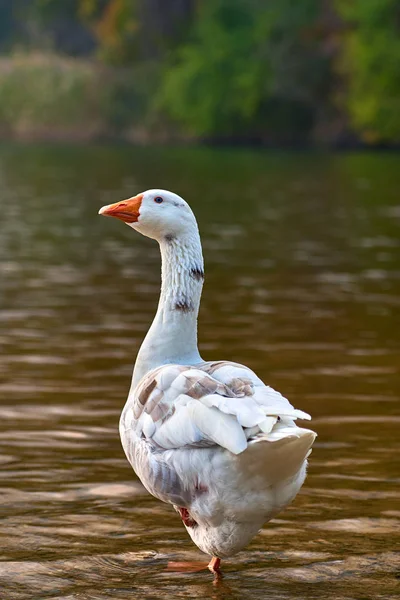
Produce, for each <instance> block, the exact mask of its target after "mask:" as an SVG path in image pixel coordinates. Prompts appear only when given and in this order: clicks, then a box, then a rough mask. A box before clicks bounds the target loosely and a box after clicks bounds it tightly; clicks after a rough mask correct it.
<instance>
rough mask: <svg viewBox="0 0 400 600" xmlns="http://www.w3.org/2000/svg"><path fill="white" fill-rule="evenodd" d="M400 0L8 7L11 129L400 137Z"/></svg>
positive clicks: (140, 1) (5, 49) (143, 136)
mask: <svg viewBox="0 0 400 600" xmlns="http://www.w3.org/2000/svg"><path fill="white" fill-rule="evenodd" d="M399 32H400V12H399V4H398V2H397V1H396V0H367V1H365V0H350V1H348V0H301V1H298V2H296V1H294V0H280V1H279V2H273V1H269V0H264V1H262V0H201V1H200V0H168V1H165V0H1V2H0V52H1V59H0V133H1V134H2V135H3V136H10V135H11V136H17V137H24V138H27V137H35V138H41V137H43V138H53V139H54V138H55V139H59V138H69V139H76V140H78V139H79V140H82V139H83V140H88V139H99V138H104V137H105V138H119V139H124V140H130V141H141V142H143V141H149V140H157V141H160V140H164V141H165V140H171V139H180V140H182V139H184V140H198V139H206V140H210V141H211V140H212V141H217V142H230V143H232V142H247V143H264V144H272V145H301V146H304V145H307V144H320V145H328V146H332V145H333V146H346V145H353V146H354V145H356V144H375V145H376V144H380V145H391V144H396V143H399V141H400V111H399V110H398V108H399V95H400V36H399Z"/></svg>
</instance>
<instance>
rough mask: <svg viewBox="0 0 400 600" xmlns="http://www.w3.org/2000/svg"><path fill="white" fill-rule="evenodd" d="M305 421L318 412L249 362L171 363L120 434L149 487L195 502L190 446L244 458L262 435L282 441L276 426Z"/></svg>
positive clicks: (126, 414)
mask: <svg viewBox="0 0 400 600" xmlns="http://www.w3.org/2000/svg"><path fill="white" fill-rule="evenodd" d="M297 418H304V419H309V418H310V417H309V415H307V414H306V413H303V412H302V411H299V410H296V409H295V408H293V406H292V405H291V404H290V403H289V401H288V400H287V399H286V398H284V397H283V396H282V395H281V394H279V392H276V391H275V390H273V389H272V388H270V387H268V386H265V385H264V384H263V382H262V381H261V380H260V379H259V378H258V377H257V376H256V375H255V374H254V373H253V372H252V371H251V370H250V369H248V368H247V367H244V366H242V365H238V364H236V363H229V362H225V361H224V362H218V363H217V362H208V363H201V364H199V365H196V366H183V365H164V366H162V367H158V368H157V369H154V370H153V371H150V372H149V373H148V374H147V375H146V376H145V377H144V378H143V379H142V380H141V381H140V382H139V384H138V386H137V387H136V388H135V390H133V392H132V393H131V395H130V397H129V398H128V402H127V404H126V406H125V408H124V411H123V413H122V415H121V421H120V434H121V440H122V445H123V447H124V450H125V453H126V455H127V457H128V460H129V462H130V463H131V465H132V466H133V468H134V470H135V471H136V473H137V475H138V476H139V478H140V479H141V481H142V483H143V484H144V485H145V487H146V488H147V489H148V491H149V492H150V493H152V494H153V495H155V496H157V497H158V498H160V499H161V500H164V501H166V502H171V503H173V504H178V505H179V506H187V505H188V504H190V494H191V493H192V492H191V490H193V485H195V484H194V483H193V481H194V479H195V474H194V473H192V474H190V468H187V469H186V470H185V473H184V476H183V474H182V471H181V470H180V469H179V468H177V464H180V463H182V464H183V463H184V462H185V461H186V458H188V457H189V454H190V452H189V451H190V450H195V449H200V448H209V449H212V448H213V447H214V448H218V447H220V448H225V449H226V450H229V451H230V452H231V453H233V454H236V455H238V454H240V453H242V452H243V451H244V450H245V449H246V448H247V446H248V440H249V441H250V440H251V439H252V438H254V436H257V435H260V434H263V435H270V436H271V439H270V441H275V440H276V439H279V436H278V437H276V431H275V432H274V431H273V429H274V426H275V425H276V424H277V421H281V423H279V424H278V425H282V424H285V429H286V428H287V426H292V427H294V428H296V426H295V423H294V420H295V419H297ZM176 451H179V459H178V458H177V455H176ZM171 453H173V454H174V456H172V454H171ZM185 457H186V458H185ZM189 480H190V481H189ZM192 480H193V481H192Z"/></svg>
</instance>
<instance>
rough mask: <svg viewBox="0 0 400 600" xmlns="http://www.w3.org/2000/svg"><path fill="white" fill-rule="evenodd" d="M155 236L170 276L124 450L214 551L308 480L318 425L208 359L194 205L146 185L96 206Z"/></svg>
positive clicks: (129, 409)
mask: <svg viewBox="0 0 400 600" xmlns="http://www.w3.org/2000/svg"><path fill="white" fill-rule="evenodd" d="M99 212H100V214H102V215H105V216H109V217H116V218H118V219H121V220H122V221H124V222H125V223H126V224H128V225H129V226H130V227H132V229H135V230H136V231H139V232H140V233H142V234H143V235H145V236H147V237H150V238H153V239H155V240H157V242H158V243H159V244H160V249H161V257H162V285H161V295H160V301H159V304H158V309H157V314H156V316H155V319H154V321H153V324H152V325H151V327H150V330H149V332H148V333H147V335H146V338H145V340H144V342H143V344H142V346H141V348H140V351H139V354H138V357H137V360H136V363H135V368H134V372H133V379H132V386H131V389H130V392H129V396H128V400H127V402H126V405H125V408H124V410H123V412H122V415H121V420H120V435H121V440H122V445H123V448H124V450H125V453H126V456H127V458H128V460H129V462H130V464H131V465H132V467H133V469H134V471H135V472H136V474H137V475H138V477H139V478H140V480H141V481H142V483H143V485H144V486H145V487H146V489H147V490H148V491H149V492H150V493H151V494H153V496H156V498H159V499H160V500H162V501H163V502H168V503H170V504H172V505H173V506H174V508H175V509H176V511H177V512H178V513H179V514H180V516H181V519H182V521H183V523H184V525H185V527H186V529H187V531H188V533H189V535H190V537H191V538H192V540H193V541H194V543H195V544H196V545H197V546H198V547H199V548H200V550H202V551H203V552H205V553H206V554H209V555H211V557H212V559H211V562H210V564H209V565H208V567H209V569H210V570H211V571H212V572H214V573H216V574H218V573H219V572H220V571H219V567H220V559H221V557H227V556H231V555H233V554H235V553H236V552H238V551H239V550H241V549H242V548H244V547H245V546H246V545H247V544H248V543H249V542H250V540H251V539H252V538H253V537H254V535H256V533H257V532H258V531H259V529H260V528H261V527H262V526H263V524H264V523H266V522H267V521H269V520H270V519H271V518H272V517H274V516H275V515H276V514H277V513H278V512H279V511H281V510H282V509H283V508H285V507H286V506H287V505H288V504H289V503H290V502H291V501H292V500H293V499H294V497H295V496H296V494H297V493H298V491H299V489H300V487H301V486H302V484H303V482H304V479H305V476H306V467H307V456H308V455H309V453H310V452H311V450H310V448H311V446H312V444H313V442H314V439H315V437H316V434H315V433H314V432H313V431H311V430H309V429H302V428H300V427H297V426H296V424H295V422H294V421H295V420H296V419H297V418H300V419H310V417H309V415H307V414H306V413H304V412H302V411H300V410H296V409H295V408H293V406H292V405H291V404H290V403H289V401H288V400H287V399H286V398H284V397H283V396H282V395H281V394H280V393H279V392H276V391H275V390H273V389H272V388H271V387H269V386H266V385H265V384H264V383H263V382H262V381H261V380H260V379H259V378H258V377H257V375H256V374H255V373H253V371H251V370H250V369H249V368H248V367H245V366H243V365H240V364H237V363H233V362H229V361H218V362H213V361H212V362H205V361H203V359H202V358H201V356H200V354H199V351H198V348H197V315H198V311H199V305H200V296H201V291H202V287H203V279H204V274H203V256H202V250H201V243H200V236H199V231H198V227H197V222H196V219H195V217H194V214H193V212H192V211H191V209H190V207H189V205H188V204H187V203H186V202H185V201H184V200H183V199H182V198H180V197H179V196H177V195H176V194H173V193H172V192H168V191H165V190H148V191H146V192H143V193H142V194H138V195H137V196H134V197H132V198H129V199H128V200H124V201H122V202H117V203H116V204H110V205H108V206H104V207H103V208H101V209H100V211H99Z"/></svg>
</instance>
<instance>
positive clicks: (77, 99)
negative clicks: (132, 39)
mask: <svg viewBox="0 0 400 600" xmlns="http://www.w3.org/2000/svg"><path fill="white" fill-rule="evenodd" d="M150 85H151V77H148V73H144V72H143V71H142V72H139V71H137V72H135V71H134V70H131V69H108V68H106V67H104V66H102V65H100V64H99V63H96V62H95V61H89V60H82V59H73V58H67V57H63V56H58V55H53V54H16V55H13V56H11V57H3V58H0V136H1V137H3V138H4V137H16V138H22V139H35V138H40V139H73V140H77V141H79V140H82V141H86V140H92V139H99V138H104V137H106V138H122V139H124V138H125V139H128V140H132V139H135V138H137V139H136V141H139V140H140V137H141V136H145V135H146V131H147V124H148V123H147V121H148V120H149V119H148V114H149V107H148V102H147V101H146V97H147V94H148V93H149V86H150ZM145 124H146V126H145Z"/></svg>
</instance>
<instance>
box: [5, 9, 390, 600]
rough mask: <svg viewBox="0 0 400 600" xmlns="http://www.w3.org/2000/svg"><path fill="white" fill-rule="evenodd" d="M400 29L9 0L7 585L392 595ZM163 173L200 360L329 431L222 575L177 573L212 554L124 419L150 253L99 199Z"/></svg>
mask: <svg viewBox="0 0 400 600" xmlns="http://www.w3.org/2000/svg"><path fill="white" fill-rule="evenodd" d="M399 28H400V12H399V6H398V3H395V2H394V1H393V0H379V1H378V0H362V1H361V0H352V1H350V0H349V1H347V2H344V1H343V2H339V1H333V0H331V1H328V0H327V1H318V2H317V1H315V0H298V1H297V2H294V1H293V2H290V1H289V0H280V1H279V2H278V1H277V2H272V1H271V2H269V1H267V0H264V1H261V0H260V1H259V2H256V1H255V0H246V1H244V0H229V1H228V0H204V1H203V2H200V1H198V2H194V1H188V0H169V1H166V0H165V1H161V0H158V1H156V0H147V1H144V0H140V1H139V0H135V1H134V0H132V1H130V2H128V1H127V0H108V1H102V2H99V1H96V0H80V1H76V0H68V1H61V0H57V1H56V0H31V1H27V0H13V1H12V2H11V1H10V0H0V49H1V58H0V139H1V141H0V275H1V282H0V353H1V359H0V465H1V469H0V517H1V518H0V598H1V600H3V598H4V600H45V599H46V598H52V599H57V600H111V599H113V600H114V599H118V600H128V599H130V598H145V599H149V600H154V598H157V599H158V600H160V599H161V600H162V599H165V600H169V599H171V600H176V598H187V599H188V600H189V599H190V600H192V599H193V598H197V597H202V598H213V599H216V600H239V599H240V600H242V599H243V598H249V599H250V598H251V600H254V599H260V600H265V599H266V598H270V599H271V600H272V599H273V600H294V599H298V598H302V599H307V600H308V599H313V600H314V599H315V600H319V599H320V598H321V597H324V596H326V597H327V598H331V597H334V598H335V599H336V600H350V599H353V598H357V599H359V598H363V599H369V598H371V599H372V598H373V599H374V600H375V599H379V600H389V599H390V600H392V598H395V597H397V594H398V577H399V572H400V554H399V550H398V549H399V547H400V511H399V502H398V487H399V472H400V469H399V457H400V445H399V444H400V437H399V422H400V418H399V397H400V367H399V365H400V341H399V337H400V336H399V332H400V310H399V309H400V200H399V188H400V154H399V152H398V150H397V149H396V144H398V141H399V137H400V111H399V110H398V108H399V103H398V99H399V89H400V81H399V66H400V42H399ZM233 146H234V147H233ZM339 148H340V151H339ZM152 187H161V188H166V189H171V190H173V191H176V192H177V193H179V194H181V195H182V196H183V197H184V198H185V199H186V200H187V201H188V202H189V203H190V204H191V206H192V207H193V210H194V212H195V214H196V216H197V218H198V222H199V226H200V231H201V237H202V242H203V250H204V257H205V265H206V269H205V271H206V280H205V287H204V294H203V299H202V304H201V311H200V319H199V341H200V352H201V354H202V356H203V357H204V358H206V359H208V360H220V359H227V360H234V361H237V362H242V363H244V364H247V365H248V366H250V367H251V368H253V369H254V370H256V372H257V373H258V375H259V376H260V377H261V378H262V379H263V380H264V381H265V382H266V383H268V384H269V385H271V386H273V387H274V388H276V389H278V390H279V391H281V392H282V393H283V394H284V395H285V396H287V397H288V398H289V399H290V400H291V401H292V403H293V404H294V405H295V406H297V407H299V408H301V409H303V410H305V411H307V412H309V413H311V414H312V416H313V421H312V427H313V428H314V429H315V431H317V433H318V439H317V441H316V443H315V447H314V450H313V454H312V455H311V459H310V466H309V471H308V477H307V480H306V483H305V485H304V487H303V489H302V490H301V492H300V494H299V495H298V497H297V498H296V500H295V502H294V503H293V504H292V505H291V506H290V507H289V508H288V509H287V510H285V511H284V512H283V513H281V514H280V515H278V516H277V518H276V519H273V520H272V522H271V523H269V524H267V525H266V526H265V527H264V528H263V529H262V530H261V532H260V535H259V536H257V537H256V538H255V539H254V541H253V542H252V543H251V544H250V545H249V547H248V548H247V549H246V550H245V551H244V552H242V553H240V554H239V555H237V556H236V557H232V559H231V560H229V561H226V564H225V579H224V581H223V583H222V584H221V585H220V586H218V587H215V586H213V584H212V578H211V577H210V575H209V574H208V573H192V574H181V573H172V572H169V571H167V570H166V568H167V564H168V562H169V561H188V560H197V561H199V560H202V559H204V558H206V557H204V556H203V555H201V553H200V552H199V551H198V550H197V549H196V548H195V547H194V546H193V544H192V543H191V541H190V540H189V538H188V536H187V534H186V532H185V530H184V528H183V525H182V523H181V522H180V520H179V519H178V517H177V515H176V513H175V512H174V510H173V509H172V508H171V507H170V506H167V505H164V504H162V503H161V502H159V501H157V500H155V499H154V498H152V497H151V496H149V494H147V493H146V492H145V490H144V489H143V487H142V486H141V484H140V483H139V481H138V480H137V479H136V477H135V475H134V473H133V472H132V469H131V468H130V466H129V464H128V462H127V460H126V458H125V456H124V454H123V451H122V448H121V445H120V442H119V436H118V420H119V415H120V413H121V410H122V407H123V405H124V403H125V399H126V397H127V393H128V390H129V386H130V378H131V373H132V367H133V363H134V361H135V357H136V353H137V351H138V348H139V346H140V343H141V341H142V339H143V337H144V335H145V333H146V331H147V330H148V328H149V326H150V323H151V321H152V318H153V315H154V313H155V310H156V306H157V301H158V293H159V288H160V258H159V251H158V247H157V245H156V244H155V243H154V242H152V241H151V240H147V239H145V238H143V237H141V236H140V235H138V234H135V232H133V231H132V230H131V229H130V228H128V227H126V226H124V225H123V224H122V223H121V222H118V221H117V220H115V219H104V218H102V217H99V216H98V215H97V212H98V210H99V208H100V207H101V206H102V205H104V204H108V203H111V202H115V201H118V200H121V199H124V198H127V197H130V196H132V195H133V194H136V193H138V192H141V191H143V190H145V189H148V188H152Z"/></svg>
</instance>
